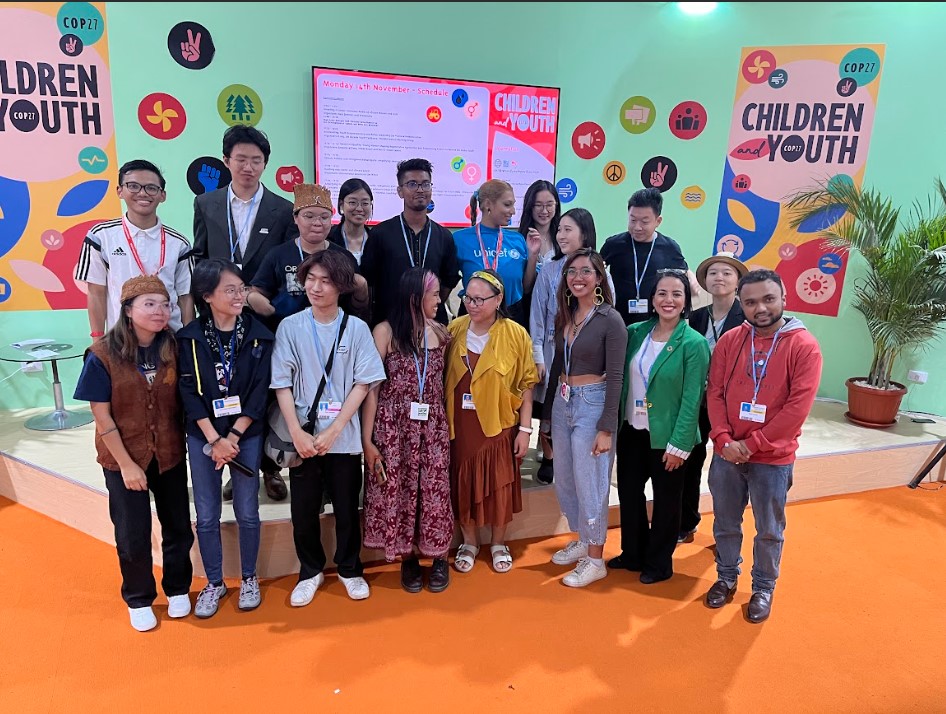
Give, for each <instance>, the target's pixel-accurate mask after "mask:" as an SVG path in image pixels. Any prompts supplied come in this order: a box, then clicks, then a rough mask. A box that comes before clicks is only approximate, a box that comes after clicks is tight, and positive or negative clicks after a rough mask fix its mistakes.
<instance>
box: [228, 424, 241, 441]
mask: <svg viewBox="0 0 946 714" xmlns="http://www.w3.org/2000/svg"><path fill="white" fill-rule="evenodd" d="M230 433H231V434H236V435H237V436H239V437H241V438H242V436H243V432H242V431H240V430H239V429H237V428H236V427H233V426H231V427H230Z"/></svg>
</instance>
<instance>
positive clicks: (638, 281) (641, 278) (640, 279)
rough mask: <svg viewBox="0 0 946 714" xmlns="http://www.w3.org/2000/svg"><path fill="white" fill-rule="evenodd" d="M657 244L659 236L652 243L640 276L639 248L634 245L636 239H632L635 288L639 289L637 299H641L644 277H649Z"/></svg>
mask: <svg viewBox="0 0 946 714" xmlns="http://www.w3.org/2000/svg"><path fill="white" fill-rule="evenodd" d="M656 244H657V236H656V235H654V239H653V240H652V241H651V242H650V251H649V252H648V253H647V260H646V261H645V262H644V269H643V270H642V271H641V273H640V275H638V274H637V246H636V245H635V244H634V238H633V236H632V237H631V254H632V255H633V256H634V286H635V287H636V288H637V295H636V297H637V299H638V300H640V298H641V283H642V282H644V276H645V275H647V266H648V265H650V256H652V255H653V254H654V246H655V245H656Z"/></svg>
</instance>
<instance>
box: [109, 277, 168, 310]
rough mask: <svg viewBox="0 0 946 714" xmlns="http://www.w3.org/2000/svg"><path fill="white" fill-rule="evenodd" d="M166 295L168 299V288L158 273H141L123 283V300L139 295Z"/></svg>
mask: <svg viewBox="0 0 946 714" xmlns="http://www.w3.org/2000/svg"><path fill="white" fill-rule="evenodd" d="M150 294H156V295H164V297H166V298H167V299H168V300H170V299H171V296H170V295H168V289H167V288H166V287H165V285H164V283H162V282H161V279H160V278H159V277H158V276H157V275H139V276H138V277H137V278H129V279H128V280H126V281H125V284H124V285H122V296H121V302H123V303H124V302H128V301H129V300H134V299H135V298H136V297H138V296H139V295H150Z"/></svg>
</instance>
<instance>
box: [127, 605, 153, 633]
mask: <svg viewBox="0 0 946 714" xmlns="http://www.w3.org/2000/svg"><path fill="white" fill-rule="evenodd" d="M128 616H129V617H130V618H131V626H132V627H134V628H135V629H136V630H138V632H147V631H148V630H153V629H154V628H155V627H157V626H158V618H156V617H155V616H154V610H152V609H151V608H150V607H129V608H128Z"/></svg>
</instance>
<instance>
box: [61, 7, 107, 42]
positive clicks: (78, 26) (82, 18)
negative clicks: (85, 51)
mask: <svg viewBox="0 0 946 714" xmlns="http://www.w3.org/2000/svg"><path fill="white" fill-rule="evenodd" d="M56 26H57V27H58V28H59V32H60V33H62V34H63V35H75V36H76V37H78V38H79V39H80V40H82V44H83V45H94V44H95V43H96V42H98V41H99V40H100V39H102V34H103V33H104V32H105V20H104V19H102V13H100V12H99V11H98V10H97V9H96V8H95V6H94V5H92V3H88V2H67V3H65V4H64V5H63V6H62V7H61V8H59V12H58V13H57V14H56Z"/></svg>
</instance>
